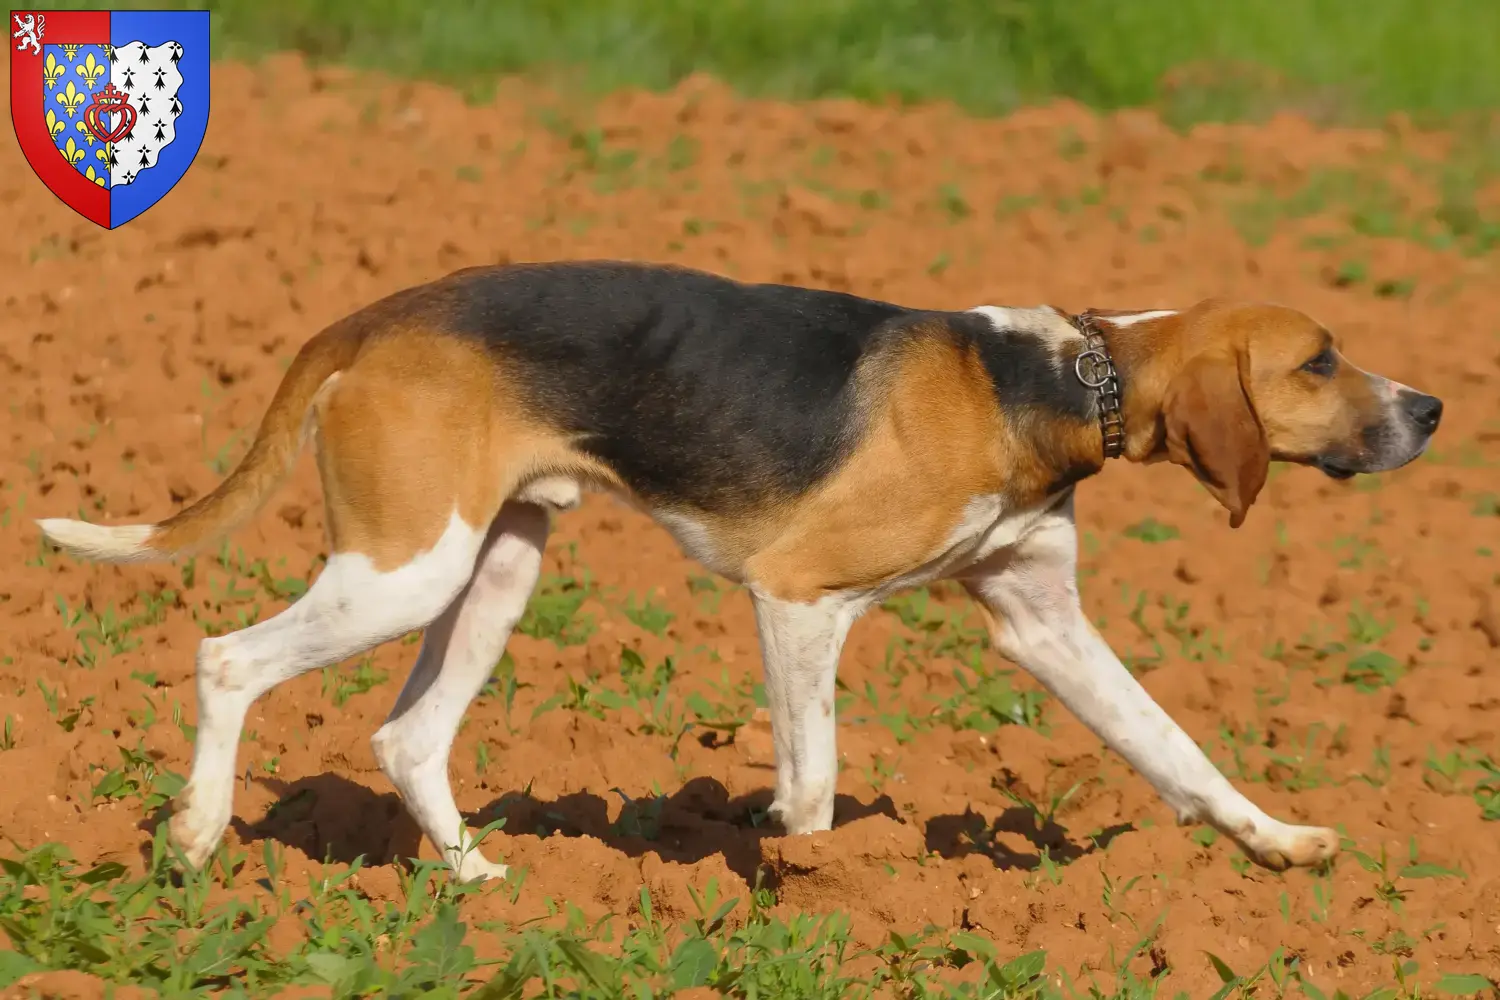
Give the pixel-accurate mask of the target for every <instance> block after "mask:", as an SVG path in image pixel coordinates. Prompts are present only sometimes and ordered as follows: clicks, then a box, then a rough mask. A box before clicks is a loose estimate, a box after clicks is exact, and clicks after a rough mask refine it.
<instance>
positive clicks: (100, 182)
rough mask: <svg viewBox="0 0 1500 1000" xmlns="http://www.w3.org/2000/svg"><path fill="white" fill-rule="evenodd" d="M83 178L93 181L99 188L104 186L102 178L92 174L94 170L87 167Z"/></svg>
mask: <svg viewBox="0 0 1500 1000" xmlns="http://www.w3.org/2000/svg"><path fill="white" fill-rule="evenodd" d="M83 176H85V177H87V178H88V179H89V180H91V181H93V182H94V183H95V184H97V185H99V186H100V187H103V186H104V178H103V177H101V176H100V175H98V174H96V173H94V168H93V167H89V168H88V169H87V170H85V171H84V172H83Z"/></svg>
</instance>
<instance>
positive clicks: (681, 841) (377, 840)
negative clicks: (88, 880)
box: [143, 774, 1135, 884]
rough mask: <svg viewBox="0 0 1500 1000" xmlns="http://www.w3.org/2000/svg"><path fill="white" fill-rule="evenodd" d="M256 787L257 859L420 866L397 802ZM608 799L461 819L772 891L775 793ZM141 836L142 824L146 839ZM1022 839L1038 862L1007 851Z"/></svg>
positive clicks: (933, 823)
mask: <svg viewBox="0 0 1500 1000" xmlns="http://www.w3.org/2000/svg"><path fill="white" fill-rule="evenodd" d="M261 780H262V782H263V783H264V784H265V786H266V787H267V788H269V789H271V790H272V791H273V792H275V793H276V796H277V799H276V801H275V803H274V804H273V805H272V806H271V808H270V809H268V810H267V811H266V814H265V815H264V816H263V817H261V818H260V819H258V820H254V821H248V820H245V819H241V818H239V817H236V818H235V819H234V820H233V822H232V825H233V827H234V829H235V832H236V833H237V834H238V835H239V839H240V842H241V843H242V844H245V845H246V846H247V847H249V848H250V849H252V850H255V849H257V848H256V847H254V846H253V845H258V844H262V843H265V842H271V843H276V844H281V845H282V846H284V847H288V848H292V849H295V850H297V851H300V852H301V853H303V854H304V855H306V856H307V857H310V858H318V859H320V860H322V861H323V862H325V863H329V864H339V865H349V864H353V863H354V862H355V860H356V859H363V860H362V864H364V865H366V866H370V865H386V864H391V863H403V864H404V863H406V862H407V860H408V859H411V858H416V857H418V856H419V849H420V848H421V841H422V834H421V831H420V829H419V828H418V827H417V825H416V823H415V821H413V820H412V818H411V817H410V815H409V814H408V813H407V811H406V807H405V804H404V803H403V802H402V801H401V799H400V798H399V797H398V796H397V795H396V794H395V793H394V792H376V791H374V790H373V789H370V788H368V787H366V786H365V785H362V784H360V783H359V782H357V781H352V780H350V779H348V778H345V777H343V776H341V775H337V774H319V775H312V776H309V777H306V778H300V779H298V780H296V781H290V782H286V781H280V780H278V779H275V778H263V779H261ZM612 794H614V795H615V796H616V802H617V803H619V804H620V806H621V808H618V809H616V810H614V811H613V812H614V815H615V818H614V819H613V820H611V819H610V815H611V811H612V810H611V805H612V803H611V802H610V801H609V800H607V799H606V798H604V797H603V796H601V795H599V794H597V793H594V792H575V793H573V794H571V795H564V796H561V797H560V798H556V799H551V800H545V799H538V798H536V797H534V796H532V795H530V794H528V793H526V792H510V793H507V794H505V795H502V796H500V797H499V798H498V799H495V800H493V801H492V802H490V803H489V804H488V805H487V806H485V807H484V808H482V809H480V810H478V811H475V812H472V813H468V814H465V816H464V819H465V820H466V821H467V822H468V824H469V825H470V826H471V827H472V828H474V829H476V830H477V829H479V828H481V827H483V826H485V825H487V824H490V823H492V822H494V821H495V820H498V819H502V818H503V819H504V821H505V823H504V826H503V827H501V828H500V831H499V833H498V834H492V835H491V838H490V839H487V840H486V842H485V843H486V846H485V847H484V850H485V851H486V853H488V854H490V855H491V856H495V855H496V854H497V853H499V854H503V851H504V848H503V841H504V837H505V835H507V834H511V835H514V834H534V835H536V836H539V837H552V836H561V837H581V836H587V837H593V838H595V839H597V840H599V841H601V842H602V843H604V844H606V845H608V846H609V847H611V848H612V849H614V850H617V851H619V852H620V853H622V854H624V855H626V856H627V857H633V858H634V857H641V856H643V855H646V854H656V855H658V856H660V857H661V858H662V860H664V861H673V862H678V863H682V864H693V863H696V862H698V861H702V860H703V859H704V858H707V857H711V856H713V855H716V854H717V855H721V856H722V857H723V858H724V862H725V865H726V866H727V867H728V868H729V869H730V870H731V871H733V872H734V873H735V874H737V875H739V876H740V877H741V878H743V879H745V881H746V882H748V883H751V884H754V883H755V881H756V879H757V875H759V876H760V877H761V879H762V881H763V884H770V883H769V882H767V881H766V880H767V879H768V877H769V876H770V874H771V873H769V872H765V871H761V869H762V868H763V855H762V849H761V841H762V840H764V839H765V838H767V837H780V836H783V835H784V831H783V829H782V827H781V825H780V824H779V823H777V822H776V821H775V820H772V819H771V818H770V817H769V816H768V815H767V810H768V808H769V807H770V804H771V797H772V793H771V790H770V789H769V788H765V789H760V790H758V791H755V792H752V793H750V794H748V795H740V796H730V794H729V792H728V790H727V789H726V788H725V787H724V786H723V785H722V784H720V783H719V782H718V781H717V780H715V779H713V778H704V777H700V778H692V779H690V780H688V781H687V782H686V783H685V784H683V785H682V787H681V788H679V789H678V790H677V791H676V792H674V793H672V794H671V795H665V796H662V797H660V798H645V799H635V800H629V799H625V798H624V797H623V796H620V795H619V794H618V793H612ZM169 808H170V807H166V808H164V809H163V810H161V811H160V812H161V815H160V816H158V817H157V819H165V818H166V813H167V811H168V809H169ZM875 815H884V816H889V817H891V818H893V819H899V817H898V815H897V812H896V808H895V804H894V803H893V802H892V801H891V798H890V796H888V795H880V796H879V797H877V798H876V799H875V800H874V801H872V802H869V803H863V802H860V801H859V800H857V799H855V798H853V797H852V796H848V795H839V796H837V798H836V799H835V802H834V826H835V829H837V827H838V826H841V825H843V824H845V823H850V822H853V821H855V820H858V819H863V818H865V817H868V816H875ZM148 823H149V821H148ZM146 825H147V824H146V823H143V829H144V828H145V827H146ZM1134 830H1135V827H1134V826H1133V825H1132V824H1129V823H1122V824H1116V825H1114V826H1110V827H1108V828H1106V829H1104V830H1103V831H1100V832H1099V833H1096V834H1093V835H1092V836H1089V837H1085V838H1082V839H1075V838H1073V837H1072V836H1070V835H1069V833H1068V831H1067V830H1066V829H1065V828H1064V827H1062V826H1061V825H1059V824H1058V823H1057V822H1056V821H1055V820H1051V819H1048V820H1045V821H1042V820H1040V819H1039V818H1038V817H1037V816H1036V814H1035V813H1033V812H1032V811H1031V810H1028V809H1024V808H1021V807H1019V806H1016V807H1012V808H1009V809H1006V810H1005V811H1004V812H1002V813H1000V814H999V815H998V816H997V817H996V818H995V819H994V820H993V821H986V820H985V818H984V817H983V816H981V815H980V814H978V813H975V812H973V811H972V810H965V811H964V813H963V814H961V815H959V814H951V815H943V816H935V817H933V818H931V819H929V820H928V821H927V822H926V824H925V828H924V844H925V847H926V849H927V850H928V851H929V852H931V853H933V854H936V855H938V856H939V857H943V858H948V859H957V858H962V857H965V856H968V855H971V854H982V855H984V856H985V857H988V858H989V859H990V860H991V861H993V862H994V864H995V866H996V867H997V868H999V869H1001V870H1011V869H1025V870H1036V869H1038V868H1039V867H1041V865H1042V856H1043V854H1044V853H1045V854H1046V856H1047V857H1048V858H1049V859H1050V860H1051V862H1052V863H1054V864H1058V865H1064V864H1068V863H1069V862H1072V861H1075V860H1077V859H1078V858H1081V857H1083V856H1084V855H1086V854H1089V853H1092V852H1093V851H1095V850H1101V849H1103V848H1105V847H1108V846H1109V843H1110V841H1112V840H1113V839H1114V838H1115V837H1117V836H1119V835H1120V834H1122V833H1127V832H1132V831H1134ZM1018 838H1019V839H1020V840H1023V841H1025V842H1026V843H1027V844H1029V845H1030V846H1031V847H1032V848H1034V849H1035V850H1034V852H1030V851H1024V850H1015V849H1014V848H1013V847H1011V846H1010V844H1014V843H1015V842H1016V840H1017V839H1018Z"/></svg>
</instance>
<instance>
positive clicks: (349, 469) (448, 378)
mask: <svg viewBox="0 0 1500 1000" xmlns="http://www.w3.org/2000/svg"><path fill="white" fill-rule="evenodd" d="M506 383H507V379H506V376H505V374H504V373H503V372H502V371H498V370H497V369H496V367H495V363H494V360H493V358H492V357H491V356H489V355H488V354H486V353H485V351H484V349H483V348H482V347H480V346H478V345H476V344H472V343H469V342H467V341H464V340H460V339H458V338H455V337H451V336H448V335H445V334H443V333H442V332H440V331H430V332H429V331H426V330H407V331H400V332H389V333H383V334H381V335H380V336H378V337H377V338H372V340H371V341H370V343H369V344H368V345H367V346H366V349H365V351H364V352H363V353H362V354H361V355H360V358H359V360H358V362H357V363H356V364H355V365H353V366H352V367H351V368H350V369H349V370H348V371H346V372H345V373H344V374H343V376H342V377H341V378H340V379H339V381H338V382H337V383H336V384H335V385H334V386H333V388H332V390H331V391H330V392H329V393H328V395H327V397H326V398H325V399H323V400H322V401H321V402H320V404H319V406H318V407H317V410H316V414H317V432H318V466H319V471H320V473H321V475H322V478H323V491H324V498H325V503H326V504H327V509H328V532H329V539H330V544H331V546H332V550H333V551H334V552H358V553H361V554H363V555H365V556H367V557H369V559H370V560H371V561H372V562H373V563H374V565H375V568H376V569H378V570H382V571H384V570H389V569H393V568H395V567H397V566H400V565H403V564H404V563H406V562H408V561H410V560H411V559H412V558H413V557H414V556H416V555H418V554H419V553H421V552H423V551H425V550H427V549H428V548H430V547H431V546H432V545H434V544H435V543H436V542H437V540H438V538H439V537H440V536H441V535H442V533H443V530H444V528H445V527H446V526H447V525H448V523H449V520H450V518H451V517H452V516H453V515H454V514H457V515H458V517H459V518H461V519H462V520H463V521H464V523H465V524H468V525H469V526H470V527H472V528H475V529H476V530H481V529H482V528H483V527H484V526H485V525H487V524H489V523H490V521H491V520H493V519H494V517H495V515H496V513H497V512H498V511H499V509H500V505H501V503H502V502H503V501H504V500H505V499H506V498H507V497H509V496H510V495H512V494H513V493H515V492H516V491H517V490H518V489H519V488H521V486H522V485H523V484H524V483H525V482H526V481H527V480H529V479H533V478H536V477H538V476H541V475H545V474H548V473H552V474H556V473H559V472H577V473H580V474H585V473H588V472H590V471H591V470H587V469H586V468H585V466H586V463H584V462H580V461H579V460H577V459H576V458H575V457H573V456H571V455H570V454H569V451H568V449H567V447H566V445H565V444H564V443H563V442H562V441H561V439H560V438H559V436H558V435H557V434H556V433H555V432H554V431H553V430H551V429H550V428H547V427H545V426H544V425H542V424H540V423H538V421H537V420H536V419H534V418H532V417H530V416H528V415H526V414H525V413H524V411H523V408H522V407H521V406H520V405H519V403H517V402H515V397H514V395H513V394H512V393H510V392H508V391H507V384H506Z"/></svg>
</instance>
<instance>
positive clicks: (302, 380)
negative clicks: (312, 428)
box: [36, 329, 364, 563]
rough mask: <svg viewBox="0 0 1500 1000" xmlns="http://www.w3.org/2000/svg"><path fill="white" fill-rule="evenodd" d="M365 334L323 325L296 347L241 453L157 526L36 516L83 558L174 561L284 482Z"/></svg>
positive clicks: (228, 527)
mask: <svg viewBox="0 0 1500 1000" xmlns="http://www.w3.org/2000/svg"><path fill="white" fill-rule="evenodd" d="M363 340H364V338H363V337H362V336H358V335H354V334H351V333H350V332H348V331H344V330H337V329H334V330H325V331H324V332H322V333H320V334H318V335H317V336H315V337H313V338H312V339H311V340H309V341H308V342H307V343H306V344H304V345H303V346H302V350H300V351H299V352H297V356H296V358H294V359H293V360H292V364H291V367H290V368H288V369H287V373H286V375H285V376H284V377H283V378H282V380H281V385H280V386H279V387H278V388H277V390H276V395H275V396H274V397H272V399H271V405H270V406H269V407H267V409H266V413H265V416H263V417H262V418H261V422H260V429H259V430H257V431H256V434H255V440H254V441H253V442H252V443H251V445H250V450H249V451H248V452H246V454H245V457H244V459H242V460H241V461H240V464H239V465H238V466H237V467H236V468H235V470H234V471H233V472H231V473H230V474H229V477H228V478H227V479H225V480H224V481H223V482H221V483H220V484H219V485H218V486H217V487H216V488H215V489H214V490H213V492H211V493H209V494H208V495H207V496H205V497H204V498H203V499H201V500H199V501H198V502H197V503H195V504H193V505H192V506H191V507H186V508H184V509H183V510H180V511H178V512H177V513H176V514H173V515H172V516H171V517H169V518H167V519H166V520H165V521H160V522H158V523H156V524H124V525H115V526H112V527H111V526H105V525H102V524H90V523H89V522H87V521H74V520H69V519H67V518H45V519H42V520H39V521H37V522H36V523H37V526H38V527H39V528H41V529H42V534H43V535H44V536H45V537H46V538H47V540H48V541H50V542H51V543H52V544H53V545H56V546H57V547H58V548H60V549H62V550H63V551H65V552H68V553H70V554H72V555H74V556H76V557H78V558H80V559H88V560H92V561H95V562H112V563H129V562H147V561H150V560H158V559H173V558H176V557H178V556H180V555H184V554H186V553H188V552H191V551H193V550H195V549H197V548H199V547H200V546H202V545H204V544H205V543H208V542H212V541H214V540H215V539H218V538H220V537H222V536H223V535H226V534H228V533H229V532H230V531H232V530H234V528H236V527H238V526H239V525H240V524H242V523H244V522H245V521H246V520H248V519H249V518H250V517H251V515H253V514H254V513H255V512H256V511H257V510H259V509H260V508H261V506H262V505H263V504H264V503H265V502H266V500H267V499H268V498H269V497H270V496H271V494H272V493H273V492H274V491H275V489H276V487H277V486H279V485H281V482H282V480H284V479H285V478H286V477H287V475H288V474H289V473H290V472H291V470H292V465H293V463H294V462H295V461H296V458H297V455H298V454H299V453H300V452H301V451H302V446H303V444H304V443H305V441H306V432H307V429H308V411H309V409H310V408H311V406H312V403H313V400H314V399H315V398H316V397H317V395H318V391H319V390H320V389H321V388H322V387H323V386H324V384H325V383H327V382H328V380H329V379H330V378H332V377H333V376H334V375H336V374H337V373H338V372H339V371H340V370H341V369H343V368H346V367H348V365H349V364H350V363H351V362H352V361H353V360H354V356H355V354H356V353H357V352H358V350H359V347H360V344H361V343H362V342H363Z"/></svg>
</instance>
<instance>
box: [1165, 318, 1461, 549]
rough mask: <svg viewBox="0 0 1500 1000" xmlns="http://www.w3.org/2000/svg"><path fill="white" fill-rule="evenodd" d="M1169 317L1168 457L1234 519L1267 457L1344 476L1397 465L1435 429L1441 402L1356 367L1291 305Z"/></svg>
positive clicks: (1259, 481)
mask: <svg viewBox="0 0 1500 1000" xmlns="http://www.w3.org/2000/svg"><path fill="white" fill-rule="evenodd" d="M1174 319H1175V320H1176V323H1175V324H1173V325H1174V326H1175V327H1176V329H1175V330H1174V331H1173V336H1172V340H1173V341H1175V344H1174V345H1173V346H1174V347H1175V348H1176V349H1177V350H1176V351H1175V354H1174V356H1175V357H1176V358H1177V359H1178V360H1177V363H1176V364H1175V366H1174V369H1173V370H1172V371H1170V372H1168V373H1167V377H1166V386H1165V393H1164V395H1163V397H1162V404H1161V417H1162V423H1163V425H1164V429H1165V436H1166V442H1165V443H1166V451H1167V457H1168V458H1169V459H1170V460H1171V461H1172V462H1174V463H1176V464H1178V465H1182V466H1184V467H1186V468H1188V469H1190V470H1192V472H1193V474H1194V475H1195V476H1196V477H1197V478H1198V480H1199V481H1200V482H1202V483H1203V485H1204V486H1205V487H1207V489H1208V490H1209V492H1210V493H1212V494H1213V495H1214V497H1215V498H1216V499H1217V500H1218V501H1219V502H1220V503H1221V504H1223V505H1224V507H1225V508H1226V509H1227V510H1228V511H1229V514H1230V519H1229V523H1230V525H1231V526H1232V527H1239V526H1240V524H1241V523H1243V522H1244V520H1245V513H1246V511H1247V510H1248V509H1249V507H1250V505H1251V504H1252V503H1254V501H1255V498H1256V495H1257V494H1259V492H1260V489H1261V487H1262V486H1264V485H1265V481H1266V474H1267V472H1268V467H1269V464H1270V462H1271V461H1272V460H1276V461H1282V462H1293V463H1296V464H1299V465H1307V466H1312V467H1314V468H1317V469H1320V470H1322V471H1323V472H1324V473H1325V474H1326V475H1328V476H1331V477H1333V478H1335V479H1347V478H1349V477H1350V476H1353V475H1355V474H1356V473H1372V472H1385V471H1388V470H1390V469H1397V468H1400V467H1401V466H1403V465H1405V464H1407V463H1408V462H1410V461H1412V460H1413V459H1415V458H1416V457H1417V456H1418V455H1420V454H1422V452H1423V451H1424V450H1426V448H1427V445H1428V442H1430V441H1431V440H1432V435H1433V433H1434V432H1435V431H1436V430H1437V427H1438V422H1439V420H1440V419H1441V417H1442V413H1443V404H1442V401H1441V400H1439V399H1438V398H1437V397H1435V396H1429V395H1427V394H1426V393H1422V392H1419V391H1417V390H1416V389H1413V388H1410V387H1409V386H1405V385H1402V384H1401V383H1399V382H1394V381H1392V380H1390V379H1388V378H1384V377H1382V376H1380V375H1376V374H1373V373H1371V372H1367V371H1365V370H1363V369H1361V368H1359V367H1358V366H1356V365H1355V364H1354V363H1353V362H1352V361H1350V360H1349V359H1348V358H1346V357H1345V356H1344V355H1343V353H1342V352H1341V351H1340V350H1339V342H1338V338H1337V337H1335V336H1334V335H1333V334H1332V333H1331V332H1330V331H1329V330H1328V329H1327V328H1325V327H1324V326H1323V325H1322V324H1320V323H1318V322H1317V321H1315V320H1314V319H1312V318H1311V317H1309V316H1307V315H1305V314H1304V313H1301V312H1298V311H1297V310H1295V309H1289V308H1286V307H1283V306H1275V305H1245V304H1231V303H1222V302H1217V301H1214V300H1209V301H1206V302H1202V303H1199V304H1198V305H1197V306H1194V307H1193V308H1192V309H1190V310H1188V311H1187V312H1185V313H1180V314H1178V315H1177V316H1176V317H1174Z"/></svg>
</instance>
